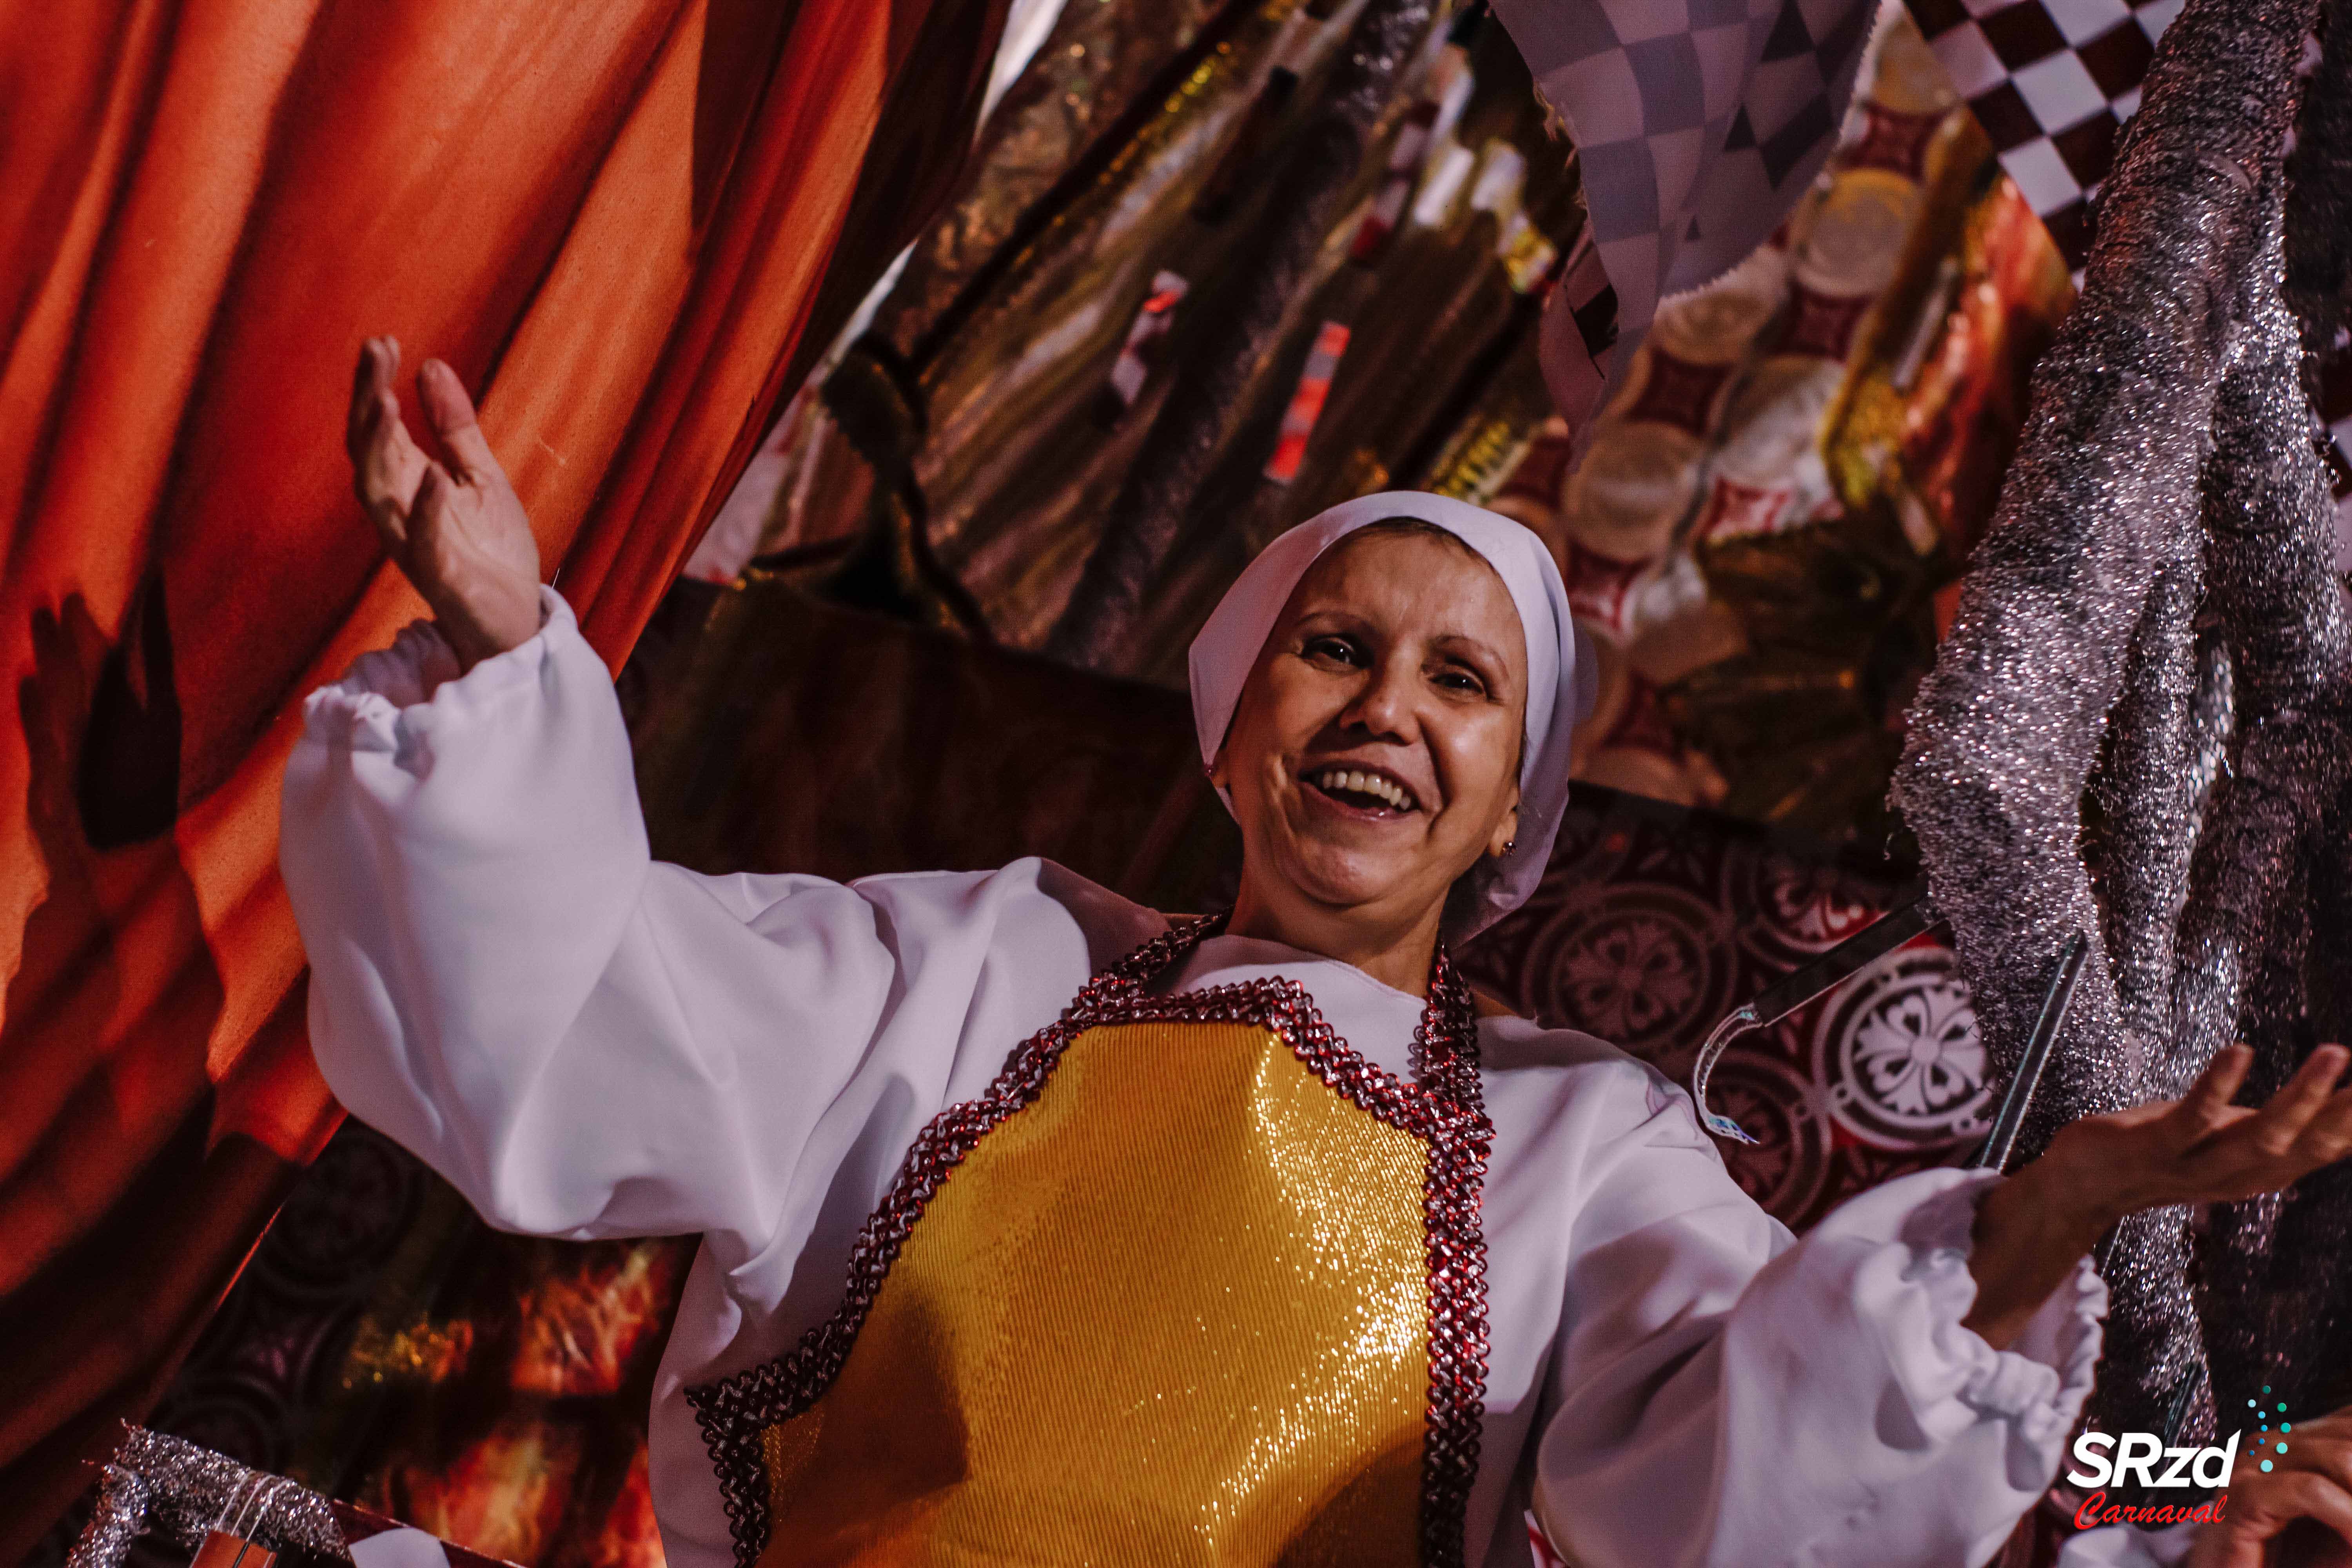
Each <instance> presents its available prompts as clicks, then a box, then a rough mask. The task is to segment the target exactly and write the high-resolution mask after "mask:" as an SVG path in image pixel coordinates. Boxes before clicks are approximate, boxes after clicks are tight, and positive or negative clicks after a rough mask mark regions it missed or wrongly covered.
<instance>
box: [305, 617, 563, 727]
mask: <svg viewBox="0 0 2352 1568" xmlns="http://www.w3.org/2000/svg"><path fill="white" fill-rule="evenodd" d="M539 626H540V629H539V635H538V636H536V637H531V638H530V640H528V641H526V642H522V643H519V644H517V645H516V646H515V647H510V648H509V649H508V650H507V651H506V652H504V653H501V654H498V655H496V656H494V657H492V658H486V659H484V660H482V661H481V662H480V663H479V664H478V665H476V666H475V667H474V668H472V669H470V670H467V671H466V672H465V673H464V674H462V675H461V674H459V673H458V670H457V653H456V652H455V651H454V650H453V649H452V648H451V647H449V641H448V639H447V638H446V637H443V636H442V635H441V628H440V627H439V626H436V625H435V624H434V623H433V622H431V621H411V622H410V623H409V624H408V625H407V626H404V627H402V628H401V631H400V635H399V636H398V637H394V639H393V643H392V646H391V647H387V648H383V649H379V650H377V651H375V652H373V653H363V654H362V655H360V656H359V658H355V659H353V660H352V667H351V668H349V669H347V670H345V671H344V672H343V675H342V678H341V679H339V680H335V681H332V682H331V683H329V684H328V685H325V686H322V687H320V688H319V689H318V690H316V691H313V692H312V693H310V697H309V699H308V700H306V701H305V702H304V703H303V705H302V721H303V725H304V728H305V730H306V731H307V732H308V733H309V734H310V736H311V738H313V739H314V740H319V741H323V742H327V743H328V744H330V745H333V744H337V743H341V744H346V745H349V746H351V747H352V748H353V749H354V750H357V751H363V752H398V751H400V750H401V749H402V742H403V740H404V738H405V734H406V731H409V730H410V729H411V728H412V727H413V726H415V724H417V723H419V722H431V723H433V724H435V725H436V727H437V726H438V725H440V724H444V723H450V722H457V723H463V722H465V721H467V719H468V718H469V717H472V716H475V715H478V714H480V713H482V712H483V711H485V710H487V709H488V708H489V707H491V706H494V705H496V704H497V703H498V702H499V700H500V699H501V698H502V697H503V696H504V695H505V694H506V693H507V692H509V691H510V690H513V689H517V688H518V687H528V686H530V685H532V684H534V682H535V679H536V677H537V675H538V672H539V668H540V666H541V664H542V663H543V662H544V661H545V660H546V658H548V656H549V654H550V653H551V651H552V649H551V645H553V644H556V643H561V642H564V641H567V640H568V641H572V642H577V641H578V640H579V638H580V627H579V622H578V620H577V619H576V618H575V617H574V616H573V615H572V606H571V605H569V604H568V603H566V602H565V600H564V598H563V595H561V594H559V593H557V592H556V591H555V590H554V589H552V588H550V587H548V586H546V585H545V584H541V587H540V590H539Z"/></svg>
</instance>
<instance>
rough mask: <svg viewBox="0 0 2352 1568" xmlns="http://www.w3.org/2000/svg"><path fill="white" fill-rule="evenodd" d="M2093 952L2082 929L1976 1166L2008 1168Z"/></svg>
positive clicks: (2054, 980) (1972, 1165)
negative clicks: (2018, 1135)
mask: <svg viewBox="0 0 2352 1568" xmlns="http://www.w3.org/2000/svg"><path fill="white" fill-rule="evenodd" d="M2090 951H2091V939H2090V938H2089V937H2088V936H2087V935H2085V934H2084V933H2083V932H2082V931H2076V932H2075V933H2074V936H2073V937H2072V938H2071V939H2069V940H2068V942H2067V943H2066V947H2065V951H2064V952H2061V953H2060V954H2059V955H2058V970H2057V973H2054V974H2053V975H2051V977H2050V989H2049V990H2048V991H2046V992H2044V993H2043V994H2042V1016H2040V1017H2038V1018H2036V1019H2035V1020H2034V1021H2033V1033H2032V1036H2030V1037H2028V1038H2027V1040H2026V1042H2025V1054H2024V1055H2023V1056H2022V1057H2020V1058H2018V1062H2017V1071H2016V1072H2014V1073H2012V1074H2011V1075H2010V1079H2009V1088H2008V1089H2006V1090H2005V1091H2004V1092H2003V1093H2002V1095H2001V1097H2000V1113H1999V1114H1998V1115H1996V1116H1995V1117H1994V1118H1993V1121H1992V1131H1990V1132H1988V1133H1987V1134H1985V1141H1984V1147H1983V1148H1981V1149H1979V1150H1978V1151H1977V1154H1976V1158H1974V1159H1972V1160H1970V1161H1969V1169H1970V1170H1977V1171H1999V1170H2002V1169H2005V1168H2006V1167H2007V1166H2008V1164H2009V1156H2010V1154H2011V1152H2013V1151H2014V1150H2015V1149H2016V1147H2017V1132H2018V1129H2020V1128H2021V1127H2023V1126H2024V1125H2025V1113H2026V1112H2027V1111H2028V1110H2032V1108H2033V1091H2034V1089H2035V1088H2036V1087H2037V1086H2038V1085H2039V1084H2040V1083H2041V1082H2042V1068H2044V1067H2045V1066H2047V1065H2048V1064H2049V1061H2050V1051H2051V1047H2053V1046H2055V1045H2056V1044H2057V1043H2058V1034H2059V1031H2060V1030H2062V1029H2063V1028H2064V1027H2065V1026H2066V1009H2067V1008H2068V1007H2070V1006H2072V1005H2074V984H2075V983H2076V982H2077V981H2079V980H2081V979H2082V978H2083V960H2084V958H2086V957H2087V956H2089V954H2090Z"/></svg>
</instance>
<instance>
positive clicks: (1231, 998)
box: [686, 915, 1494, 1568]
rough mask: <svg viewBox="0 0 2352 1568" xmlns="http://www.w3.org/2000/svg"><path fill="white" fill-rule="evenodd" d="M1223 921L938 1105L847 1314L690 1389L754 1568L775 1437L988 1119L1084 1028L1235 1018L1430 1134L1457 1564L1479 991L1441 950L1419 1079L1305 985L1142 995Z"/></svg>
mask: <svg viewBox="0 0 2352 1568" xmlns="http://www.w3.org/2000/svg"><path fill="white" fill-rule="evenodd" d="M1223 922H1224V917H1223V916H1222V915H1210V916H1204V917H1202V918H1201V919H1199V920H1195V921H1187V922H1185V923H1184V924H1182V925H1180V926H1176V927H1173V928H1171V930H1169V931H1167V932H1165V933H1164V934H1162V935H1160V936H1158V937H1155V938H1153V939H1152V940H1151V941H1150V942H1146V943H1145V944H1144V945H1143V946H1141V947H1139V948H1138V949H1136V951H1135V952H1131V953H1129V955H1128V956H1127V957H1125V958H1123V959H1121V960H1120V961H1119V962H1118V963H1115V964H1113V965H1111V966H1110V967H1109V968H1108V969H1106V970H1105V971H1103V973H1100V974H1098V975H1097V976H1095V977H1094V978H1093V979H1092V980H1089V981H1088V982H1087V984H1085V986H1084V987H1082V988H1081V989H1080V990H1079V992H1078V994H1077V996H1076V999H1075V1000H1073V1001H1072V1002H1071V1004H1070V1005H1069V1007H1068V1008H1067V1009H1066V1010H1065V1011H1064V1013H1063V1014H1062V1016H1061V1017H1059V1018H1058V1019H1056V1020H1055V1022H1053V1023H1052V1024H1050V1025H1048V1026H1045V1028H1044V1029H1041V1030H1039V1031H1038V1032H1037V1033H1036V1034H1035V1035H1033V1036H1032V1037H1029V1038H1028V1039H1027V1040H1025V1041H1024V1042H1023V1043H1022V1044H1021V1045H1020V1046H1019V1047H1016V1048H1015V1049H1014V1050H1013V1054H1012V1056H1011V1057H1009V1058H1006V1061H1005V1064H1004V1068H1003V1071H1002V1072H1000V1073H999V1074H998V1075H997V1077H996V1079H995V1081H994V1082H992V1083H991V1084H990V1085H989V1087H988V1089H987V1091H986V1092H985V1093H983V1094H982V1095H981V1096H980V1097H979V1098H978V1099H976V1100H966V1101H965V1102H964V1103H962V1104H961V1105H954V1106H950V1107H949V1108H948V1109H947V1110H942V1111H940V1113H939V1114H938V1115H937V1116H935V1117H933V1118H932V1119H931V1121H929V1124H928V1125H926V1126H925V1127H924V1128H923V1130H922V1131H921V1132H920V1133H919V1134H918V1135H917V1136H916V1139H915V1142H914V1145H913V1147H911V1148H910V1149H908V1152H907V1159H906V1163H904V1164H903V1165H902V1166H900V1168H899V1171H898V1177H897V1179H896V1180H895V1181H893V1182H892V1184H891V1185H890V1190H889V1192H888V1193H887V1194H886V1195H885V1196H884V1198H883V1200H882V1204H881V1206H880V1207H879V1208H877V1209H876V1210H875V1211H874V1214H873V1215H872V1216H871V1217H870V1218H868V1219H867V1220H866V1225H865V1227H864V1228H863V1229H862V1230H860V1231H859V1232H858V1236H857V1240H856V1244H855V1245H854V1246H853V1247H851V1249H850V1255H849V1289H848V1293H847V1294H846V1295H845V1297H844V1298H843V1300H842V1303H841V1306H840V1308H839V1310H836V1311H835V1313H834V1315H833V1316H832V1317H831V1318H829V1319H827V1320H826V1321H824V1322H822V1323H819V1324H818V1325H816V1326H815V1327H814V1328H813V1329H811V1330H809V1331H808V1332H807V1333H805V1334H803V1336H802V1337H801V1341H800V1343H799V1344H798V1345H796V1346H794V1347H793V1349H792V1350H791V1351H790V1352H787V1353H785V1354H783V1355H782V1356H778V1357H776V1358H774V1359H772V1360H771V1361H768V1362H766V1363H762V1364H761V1365H759V1366H756V1367H752V1368H751V1369H749V1370H748V1371H745V1372H740V1373H736V1374H734V1375H733V1376H731V1377H728V1378H724V1379H721V1380H720V1381H719V1382H717V1383H709V1384H701V1385H699V1386H698V1387H695V1388H690V1389H688V1390H687V1391H686V1397H687V1402H688V1404H689V1405H692V1406H693V1407H694V1413H695V1418H696V1420H697V1421H698V1423H699V1424H700V1426H701V1427H702V1436H703V1441H704V1442H705V1443H706V1444H707V1445H708V1446H709V1449H710V1457H711V1460H712V1462H713V1464H714V1465H716V1466H717V1468H718V1471H719V1496H720V1498H721V1500H722V1501H723V1502H724V1504H725V1506H726V1510H727V1520H728V1524H729V1528H730V1531H731V1532H732V1534H733V1535H734V1538H735V1560H736V1562H737V1563H739V1564H740V1568H754V1565H755V1564H756V1563H757V1562H758V1560H759V1557H760V1553H761V1551H762V1550H763V1549H764V1548H765V1547H766V1545H767V1542H768V1533H769V1519H768V1493H767V1484H766V1478H765V1475H764V1473H763V1470H764V1467H763V1464H762V1459H761V1446H760V1435H761V1432H763V1431H764V1430H765V1429H766V1428H768V1427H769V1426H773V1425H775V1424H776V1423H777V1422H780V1421H788V1420H790V1419H791V1418H792V1417H793V1416H795V1415H799V1414H801V1413H802V1412H803V1411H804V1410H807V1409H808V1408H809V1407H810V1406H811V1405H814V1404H815V1403H816V1402H817V1400H818V1399H819V1398H821V1397H823V1395H824V1391H825V1390H826V1389H827V1388H829V1387H831V1386H832V1385H833V1381H834V1379H835V1378H836V1377H837V1376H839V1375H840V1373H841V1369H842V1366H843V1364H844V1363H846V1362H847V1361H848V1359H849V1351H850V1347H851V1345H852V1344H854V1343H855V1342H856V1338H857V1331H858V1329H859V1328H860V1327H861V1326H862V1325H863V1324H864V1322H865V1321H866V1313H867V1312H868V1311H870V1310H872V1308H873V1306H874V1299H875V1296H876V1295H877V1293H878V1292H879V1291H880V1289H881V1287H882V1280H883V1278H884V1277H885V1276H886V1275H887V1273H888V1272H889V1269H890V1265H891V1264H892V1263H893V1262H894V1261H895V1260H896V1259H897V1258H898V1249H899V1248H900V1247H902V1246H904V1245H905V1243H906V1240H907V1237H908V1235H909V1234H910V1233H911V1232H912V1231H913V1230H914V1227H915V1222H916V1221H917V1220H918V1219H919V1218H921V1217H922V1213H923V1208H924V1205H926V1204H928V1203H929V1200H930V1197H931V1194H934V1193H936V1192H937V1191H939V1188H940V1183H941V1182H944V1181H945V1180H947V1178H948V1176H949V1174H950V1173H951V1172H952V1171H953V1170H954V1169H955V1167H956V1166H957V1165H958V1164H959V1163H961V1162H962V1160H963V1158H964V1156H965V1155H967V1154H969V1153H970V1152H971V1150H972V1148H973V1146H974V1145H975V1144H977V1143H978V1142H980V1140H981V1139H982V1136H984V1135H985V1134H986V1133H987V1132H988V1131H990V1129H992V1128H993V1127H994V1126H995V1125H996V1124H997V1123H998V1122H1000V1121H1003V1120H1004V1119H1005V1118H1006V1117H1008V1116H1011V1115H1012V1114H1013V1112H1014V1111H1017V1110H1021V1109H1022V1108H1023V1107H1024V1106H1026V1105H1028V1104H1029V1103H1030V1102H1031V1101H1032V1100H1035V1099H1036V1098H1037V1096H1038V1094H1039V1092H1040V1091H1041V1090H1043V1089H1044V1088H1045V1079H1046V1078H1047V1076H1048V1075H1049V1074H1050V1073H1051V1072H1052V1071H1053V1069H1054V1067H1055V1064H1056V1063H1057V1062H1058V1061H1059V1060H1060V1058H1061V1055H1062V1053H1063V1051H1065V1050H1066V1049H1067V1048H1068V1047H1069V1045H1070V1042H1071V1041H1072V1040H1075V1039H1076V1038H1077V1037H1078V1036H1079V1035H1080V1034H1082V1033H1083V1032H1085V1031H1086V1030H1087V1029H1091V1028H1096V1027H1098V1026H1103V1025H1108V1024H1128V1023H1237V1024H1254V1025H1256V1026H1260V1027H1263V1028H1268V1029H1272V1030H1274V1031H1275V1032H1276V1033H1277V1034H1279V1035H1280V1036H1282V1037H1283V1039H1284V1040H1285V1041H1286V1042H1287V1043H1288V1045H1289V1046H1290V1048H1291V1049H1292V1050H1293V1051H1294V1052H1296V1053H1297V1057H1298V1059H1299V1060H1300V1061H1301V1062H1302V1063H1304V1064H1305V1065H1306V1067H1307V1068H1308V1070H1310V1071H1311V1072H1313V1073H1314V1074H1315V1075H1316V1076H1317V1077H1318V1078H1319V1079H1322V1080H1323V1081H1324V1082H1325V1083H1327V1084H1328V1085H1329V1086H1330V1087H1331V1088H1332V1089H1334V1090H1336V1091H1337V1092H1339V1094H1340V1095H1342V1096H1343V1097H1345V1098H1346V1099H1348V1100H1351V1101H1353V1102H1354V1103H1355V1104H1357V1105H1359V1106H1361V1107H1362V1108H1363V1109H1364V1110H1369V1111H1370V1112H1371V1113H1372V1114H1373V1115H1375V1116H1378V1117H1379V1118H1380V1119H1381V1121H1386V1122H1388V1123H1390V1124H1391V1125H1392V1126H1396V1127H1400V1128H1402V1129H1403V1130H1404V1131H1408V1132H1411V1133H1412V1134H1413V1135H1414V1136H1415V1137H1417V1138H1419V1139H1421V1140H1422V1142H1423V1144H1424V1145H1425V1146H1426V1148H1427V1151H1428V1152H1427V1158H1426V1163H1425V1175H1424V1178H1423V1234H1424V1236H1425V1237H1426V1238H1427V1248H1428V1251H1427V1256H1428V1267H1429V1410H1428V1415H1427V1422H1428V1436H1427V1437H1426V1439H1425V1440H1424V1443H1423V1451H1422V1506H1421V1537H1422V1559H1423V1562H1424V1563H1428V1564H1431V1565H1432V1568H1460V1564H1461V1563H1462V1562H1463V1554H1464V1542H1463V1534H1464V1525H1465V1515H1466V1512H1467V1510H1468V1505H1469V1500H1470V1488H1471V1485H1472V1483H1473V1482H1475V1480H1476V1479H1477V1475H1478V1443H1479V1433H1480V1429H1481V1426H1482V1424H1483V1423H1484V1421H1485V1419H1486V1352H1487V1336H1486V1235H1485V1232H1484V1230H1483V1229H1482V1228H1481V1226H1480V1223H1479V1201H1480V1194H1481V1192H1482V1191H1483V1189H1484V1186H1485V1183H1486V1157H1487V1153H1488V1151H1489V1150H1490V1148H1491V1147H1492V1145H1493V1142H1494V1127H1493V1124H1492V1123H1490V1122H1489V1121H1487V1120H1486V1105H1485V1099H1484V1096H1483V1094H1482V1092H1481V1090H1480V1088H1479V1082H1478V1031H1477V1020H1476V1016H1475V1010H1474V1009H1473V1007H1472V1005H1471V1000H1470V988H1469V986H1468V984H1466V983H1465V981H1464V980H1463V979H1462V977H1461V975H1460V974H1459V973H1458V972H1457V971H1456V970H1455V969H1454V964H1453V962H1452V960H1451V959H1450V958H1449V957H1448V956H1447V955H1446V953H1445V952H1444V950H1443V949H1440V950H1439V952H1438V954H1437V957H1436V961H1435V963H1434V964H1433V967H1432V969H1431V972H1430V988H1429V1005H1428V1006H1427V1007H1426V1008H1425V1009H1424V1010H1423V1014H1422V1018H1421V1023H1420V1025H1419V1026H1418V1027H1416V1028H1415V1029H1414V1031H1413V1048H1414V1069H1415V1073H1416V1076H1417V1079H1418V1081H1417V1082H1415V1083H1412V1084H1408V1083H1405V1082H1403V1081H1402V1080H1401V1079H1398V1078H1397V1077H1396V1076H1395V1075H1394V1074H1392V1073H1390V1072H1388V1071H1386V1070H1385V1069H1383V1068H1380V1067H1378V1066H1375V1065H1374V1064H1373V1063H1371V1062H1369V1061H1366V1060H1365V1059H1364V1058H1362V1057H1361V1056H1360V1055H1358V1054H1357V1053H1356V1051H1355V1050H1354V1049H1353V1048H1352V1047H1349V1045H1348V1043H1347V1042H1346V1041H1345V1040H1343V1039H1341V1038H1339V1035H1338V1034H1337V1033H1336V1032H1334V1031H1333V1029H1332V1027H1331V1026H1330V1025H1329V1024H1328V1023H1327V1022H1325V1021H1324V1018H1323V1015H1322V1014H1321V1013H1320V1012H1319V1011H1318V1010H1317V1008H1316V1006H1315V1002H1314V999H1313V998H1312V997H1310V996H1309V995H1308V994H1307V989H1306V987H1304V986H1302V985H1300V984H1298V983H1297V981H1295V980H1272V979H1269V980H1258V981H1252V982H1249V983H1247V984H1239V985H1219V986H1214V987H1212V988H1211V989H1209V990H1206V991H1192V992H1186V993H1184V994H1181V995H1174V996H1156V995H1153V994H1150V993H1149V992H1147V991H1145V990H1144V989H1143V986H1144V984H1146V983H1147V982H1149V981H1150V979H1151V978H1152V977H1153V976H1154V975H1156V974H1158V973H1160V972H1161V971H1162V970H1164V969H1166V968H1168V967H1170V966H1171V965H1172V964H1173V963H1177V962H1178V961H1179V960H1181V958H1182V957H1183V956H1184V955H1185V954H1187V953H1189V952H1191V951H1192V949H1193V948H1194V947H1195V946H1197V945H1198V944H1199V943H1200V942H1201V941H1202V939H1203V938H1205V937H1207V936H1208V935H1210V934H1212V933H1213V931H1216V930H1217V929H1218V928H1220V927H1221V926H1222V925H1223Z"/></svg>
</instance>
